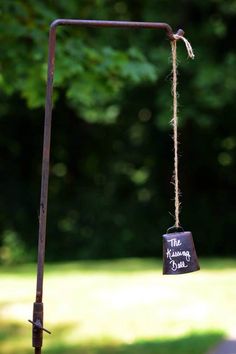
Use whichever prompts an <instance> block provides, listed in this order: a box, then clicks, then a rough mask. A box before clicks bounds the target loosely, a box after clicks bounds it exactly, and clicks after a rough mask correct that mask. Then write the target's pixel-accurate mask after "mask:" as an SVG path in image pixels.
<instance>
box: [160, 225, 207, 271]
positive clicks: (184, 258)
mask: <svg viewBox="0 0 236 354" xmlns="http://www.w3.org/2000/svg"><path fill="white" fill-rule="evenodd" d="M199 269H200V267H199V263H198V259H197V254H196V251H195V247H194V243H193V237H192V234H191V232H189V231H183V232H173V233H169V234H165V235H163V274H184V273H190V272H195V271H197V270H199Z"/></svg>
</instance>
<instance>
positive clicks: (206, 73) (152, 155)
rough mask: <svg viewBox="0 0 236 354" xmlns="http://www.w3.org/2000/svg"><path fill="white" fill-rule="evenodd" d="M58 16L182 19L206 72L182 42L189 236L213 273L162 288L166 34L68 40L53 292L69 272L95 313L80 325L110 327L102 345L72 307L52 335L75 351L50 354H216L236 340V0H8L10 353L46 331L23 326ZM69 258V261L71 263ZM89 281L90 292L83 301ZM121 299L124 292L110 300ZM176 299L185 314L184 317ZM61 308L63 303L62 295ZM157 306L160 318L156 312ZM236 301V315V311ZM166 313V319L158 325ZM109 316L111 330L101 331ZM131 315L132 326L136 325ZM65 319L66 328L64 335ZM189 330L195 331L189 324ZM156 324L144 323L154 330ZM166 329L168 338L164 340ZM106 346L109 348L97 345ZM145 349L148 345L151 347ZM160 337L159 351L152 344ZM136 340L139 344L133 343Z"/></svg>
mask: <svg viewBox="0 0 236 354" xmlns="http://www.w3.org/2000/svg"><path fill="white" fill-rule="evenodd" d="M56 18H81V19H98V20H99V19H101V20H102V19H107V20H129V21H154V22H167V23H169V24H170V25H171V26H172V28H173V30H174V31H175V30H177V29H179V28H183V29H184V30H185V34H186V37H187V38H188V39H189V40H190V42H191V44H192V46H193V49H194V52H195V55H196V59H195V60H194V61H192V60H189V59H187V53H186V49H185V47H184V44H183V43H182V42H181V43H179V44H178V59H179V85H178V91H179V95H180V97H179V117H180V119H179V120H180V122H179V125H180V127H179V140H180V145H179V149H180V188H181V191H182V194H181V202H182V209H181V223H182V225H183V227H184V228H185V229H186V230H191V231H192V232H193V236H194V239H195V246H196V248H197V252H198V255H199V256H200V260H201V258H202V257H205V258H204V260H203V261H202V264H203V265H204V266H205V268H204V267H203V270H202V272H201V273H199V274H197V275H194V276H193V278H191V276H190V277H189V276H183V277H181V280H179V279H180V278H178V280H176V279H174V280H173V278H172V279H171V280H170V279H168V280H163V279H162V278H161V277H160V273H161V264H160V261H159V259H160V257H161V252H162V240H161V235H162V234H163V233H165V232H166V229H167V228H168V227H170V226H172V225H173V223H174V219H173V216H172V215H173V214H174V202H173V196H174V190H173V186H172V185H171V183H170V182H171V178H172V170H173V142H172V137H171V135H172V131H171V126H170V119H171V115H172V97H171V53H170V45H169V41H168V40H167V38H166V35H165V32H164V31H161V30H157V31H155V30H122V29H119V30H118V29H94V28H89V29H88V28H75V27H73V28H72V27H64V28H58V31H57V33H58V37H57V38H58V40H57V48H56V71H55V89H54V110H53V130H52V152H51V171H50V184H49V206H48V223H47V249H46V259H47V262H49V263H51V264H50V265H49V266H48V268H47V269H48V272H49V274H48V279H51V282H52V284H54V285H55V286H54V287H53V289H54V290H55V289H57V286H58V287H59V288H60V286H61V285H60V284H61V283H60V279H61V274H63V279H67V281H68V284H67V289H70V291H71V292H72V293H74V297H73V299H71V298H70V301H71V303H73V301H74V302H75V304H76V303H77V301H78V302H79V300H78V298H77V296H78V297H79V299H80V300H81V302H82V304H83V306H82V307H83V308H84V309H86V311H85V310H84V311H85V313H84V314H82V313H80V310H81V309H80V306H79V304H78V305H77V307H78V312H77V315H76V316H78V317H79V316H82V318H84V321H85V322H86V321H88V323H87V322H86V326H87V325H88V326H91V322H89V319H90V320H91V318H92V317H93V314H96V310H97V309H98V308H100V309H103V310H104V312H103V311H102V314H101V313H99V314H96V315H95V317H96V316H97V317H96V318H97V322H96V320H95V322H94V319H93V321H92V322H93V323H95V324H94V328H96V329H94V332H93V330H91V331H86V330H85V329H83V325H81V326H82V328H81V327H80V325H78V323H77V327H76V325H75V324H74V326H75V327H73V323H74V322H75V321H76V320H78V322H79V323H80V319H79V318H76V319H75V318H73V316H75V313H74V312H73V309H72V308H71V307H72V305H71V304H67V308H66V309H65V308H64V307H63V306H65V304H64V305H63V304H59V303H58V305H57V306H58V307H56V308H54V310H53V311H52V312H51V315H50V314H49V322H50V321H51V323H52V327H53V326H54V327H55V326H57V325H58V326H59V327H60V326H61V327H60V330H61V331H62V332H63V331H64V332H66V333H67V332H68V333H69V334H68V333H67V334H65V336H64V337H63V335H61V341H62V342H61V344H60V345H58V342H57V340H58V335H55V338H54V339H50V342H49V343H51V344H50V345H49V347H48V350H47V353H56V352H57V353H72V352H73V353H77V349H76V348H77V347H76V348H74V347H73V345H72V344H73V343H77V342H76V340H77V341H81V340H82V342H83V343H85V344H81V343H82V342H80V346H81V348H80V351H81V352H82V353H89V354H90V353H92V354H94V353H100V352H101V353H106V352H107V353H112V351H114V352H116V353H139V352H140V353H141V352H142V353H143V352H145V353H150V354H152V353H156V352H158V353H161V354H165V353H170V352H171V351H172V352H173V348H176V346H177V348H180V351H179V352H180V353H182V354H183V353H185V352H186V353H190V352H191V353H195V352H194V351H193V350H197V351H196V353H198V354H199V353H204V351H205V350H207V348H208V347H209V346H210V345H213V344H214V343H215V342H217V341H218V340H220V339H221V337H223V336H227V335H229V334H230V333H232V331H234V327H236V326H235V325H234V324H233V317H232V322H231V320H227V323H226V317H225V314H226V313H227V314H228V316H230V314H232V315H231V316H233V312H232V310H233V309H234V310H235V308H234V307H235V305H234V304H233V301H232V302H230V299H231V298H232V299H233V298H234V296H235V295H236V289H235V286H233V283H232V275H235V274H236V269H235V266H236V263H235V262H234V260H232V257H234V255H235V242H234V238H235V235H234V230H235V227H236V218H235V210H234V207H235V193H234V191H235V187H236V179H235V173H236V121H235V112H236V101H235V93H236V76H235V74H234V73H235V66H236V52H235V38H234V25H235V18H236V1H235V0H228V1H223V0H209V1H204V0H192V1H187V0H180V1H178V2H174V1H170V0H166V1H164V0H160V1H155V0H148V1H145V2H144V1H139V0H135V1H129V2H128V1H109V0H91V1H90V0H86V1H84V0H80V1H76V0H70V1H64V0H57V1H37V0H25V1H23V0H19V1H14V0H10V1H8V0H2V1H1V4H0V19H1V21H0V48H1V50H0V90H1V95H0V131H1V133H0V154H1V155H0V156H1V161H2V163H1V164H0V179H1V183H0V194H1V198H0V265H1V267H0V269H1V279H2V282H3V283H2V284H3V288H2V289H1V293H2V298H1V299H0V305H1V306H2V307H1V308H0V312H1V315H2V316H1V318H2V321H3V323H2V326H1V327H2V328H3V330H2V333H1V332H0V343H1V344H2V348H3V349H2V352H3V353H4V354H5V353H6V354H7V353H9V354H11V353H15V352H16V346H14V345H18V346H19V345H20V344H19V343H20V339H22V348H23V349H20V347H18V353H20V350H23V352H24V353H28V351H27V350H29V353H30V352H31V351H30V349H28V348H29V347H30V339H29V342H27V340H28V339H27V340H25V338H26V332H27V331H30V329H28V327H27V325H26V326H24V324H22V322H19V321H22V319H24V317H26V319H27V315H25V312H26V313H27V311H28V312H29V316H31V307H30V306H31V305H29V304H30V299H32V302H33V298H34V276H35V269H36V268H35V263H34V262H35V261H36V250H37V232H38V211H39V197H40V179H41V154H42V139H43V121H44V100H45V86H46V73H47V50H48V48H47V46H48V30H49V24H50V23H51V22H52V21H53V20H54V19H56ZM206 257H207V258H206ZM209 257H210V258H209ZM216 257H217V259H216ZM229 257H231V258H229ZM59 261H60V262H64V263H61V264H60V265H55V262H59ZM71 262H73V263H71ZM32 264H34V265H32ZM108 270H109V271H108ZM115 275H117V276H118V278H115V279H118V280H117V282H118V283H116V282H115V280H114V276H115ZM50 276H51V278H50ZM76 277H78V289H77V287H76V288H74V287H75V279H77V278H76ZM122 277H124V278H122ZM121 279H123V280H124V282H123V281H122V280H121ZM148 279H150V283H148V284H149V285H148V284H147V283H146V282H147V281H148ZM183 279H184V280H183ZM132 280H133V282H134V284H133V283H132ZM119 281H120V282H121V284H122V289H124V293H122V291H121V288H120V287H119ZM57 282H59V283H57ZM113 282H115V283H114V284H113ZM126 282H127V283H126ZM49 283H50V282H49ZM99 284H100V285H99ZM112 284H113V285H112ZM125 284H126V285H127V288H125ZM132 284H133V286H131V285H132ZM143 284H146V285H143ZM128 285H129V286H128ZM110 286H111V288H110ZM143 286H144V287H145V289H143ZM207 286H209V294H208V290H207V288H206V287H207ZM81 287H82V288H83V290H82V292H81ZM123 287H124V288H123ZM202 288H204V292H203V290H201V289H202ZM16 289H18V290H16ZM108 289H110V290H109V291H110V292H111V289H113V290H114V292H112V293H111V294H110V297H109V291H108ZM117 289H118V290H117ZM125 289H126V290H125ZM140 289H143V293H142V291H141V290H140ZM183 289H185V290H184V291H185V294H187V295H188V299H189V308H188V310H186V307H185V306H184V305H185V304H184V303H182V301H183V300H182V297H183ZM50 291H52V285H51V290H49V292H50ZM86 291H87V292H86ZM213 291H214V293H213ZM83 292H85V293H83ZM120 292H121V293H122V294H120ZM188 292H189V293H188ZM88 293H89V294H90V295H91V294H94V302H93V300H91V299H90V300H91V302H89V297H88ZM100 293H101V294H103V295H101V294H100ZM167 293H168V296H169V297H168V299H167V298H166V296H167ZM171 293H172V294H173V297H175V298H176V299H177V302H178V311H177V312H176V306H174V303H173V299H172V297H171V295H170V294H171ZM216 293H217V296H218V297H217V296H216ZM223 293H224V295H223ZM99 294H100V295H101V299H102V300H101V299H100V300H101V301H104V307H102V303H101V302H99V301H98V299H99V296H100V295H99ZM118 294H120V296H119V295H118ZM125 294H126V296H125ZM137 294H140V301H138V300H137V303H136V305H137V306H136V307H135V306H134V304H133V302H132V301H133V300H132V299H134V298H136V296H137ZM142 294H143V295H142ZM150 294H152V296H153V297H152V298H149V296H150ZM196 294H198V297H197V296H196ZM207 294H208V295H209V296H208V297H207ZM113 295H114V296H115V299H116V297H117V304H118V305H117V304H116V301H115V300H114V301H113V302H112V304H113V305H114V306H113V307H114V308H115V309H116V310H115V311H118V312H117V313H120V316H121V318H118V319H117V321H118V323H120V330H121V328H122V330H121V332H119V329H118V328H116V327H115V328H113V326H112V325H111V323H110V322H111V319H112V318H113V317H114V316H115V315H114V313H113V314H112V312H111V313H110V312H109V311H108V309H107V310H106V306H107V304H108V303H109V299H111V298H113ZM187 295H186V296H187ZM45 296H46V297H47V296H48V302H49V303H50V304H53V301H54V299H55V294H54V293H52V294H47V293H46V294H45ZM68 296H69V295H68ZM91 296H92V295H91ZM213 297H214V299H215V301H216V303H214V302H212V298H213ZM68 298H69V297H68ZM206 298H207V301H208V302H211V306H212V307H208V305H207V304H208V303H206ZM95 299H96V301H95ZM122 299H123V301H124V303H125V304H126V305H127V308H129V309H130V306H131V305H132V306H134V308H133V307H132V306H131V307H132V309H133V310H132V311H131V310H130V311H131V312H130V313H129V311H128V310H127V308H126V307H125V308H123V309H124V312H122V311H121V310H119V306H121V304H123V302H122ZM144 299H146V300H144ZM45 301H46V300H45ZM58 301H59V299H58ZM97 301H98V302H97ZM119 301H120V302H119ZM145 301H146V303H147V304H148V305H147V304H146V305H147V306H148V310H147V309H146V307H145V306H146V305H145V306H144V305H142V304H144V303H145ZM191 301H192V302H191ZM217 301H218V302H217ZM170 302H171V304H172V306H170ZM17 303H18V305H17ZM91 303H92V304H93V305H94V308H93V306H92V305H91ZM223 303H224V304H225V305H226V307H227V309H226V307H225V308H224V307H223V308H222V304H223ZM119 304H120V305H119ZM105 305H106V306H105ZM116 305H117V306H116ZM126 305H125V306H126ZM14 306H15V307H14ZM86 306H87V307H86ZM90 306H91V308H90ZM141 306H143V308H142V311H141V312H142V313H140V317H139V320H138V319H137V318H136V317H138V315H137V313H138V309H139V310H140V307H141ZM179 306H180V307H179ZM181 306H184V307H181ZM49 307H50V308H53V306H49ZM59 307H60V309H59ZM121 307H122V306H121ZM63 308H64V310H63V311H64V312H63V311H62V313H61V312H60V311H61V310H62V309H63ZM156 308H158V313H159V315H158V314H155V316H156V317H155V319H153V318H152V316H153V313H154V312H155V311H154V310H153V309H156ZM219 308H221V311H222V312H221V311H220V310H219ZM92 309H93V310H92ZM145 309H146V310H145ZM164 309H165V310H166V311H167V312H166V313H165V311H164ZM174 309H175V310H174ZM193 309H194V311H193V312H192V310H193ZM106 311H108V312H106ZM153 311H154V312H153ZM163 311H164V312H163ZM225 311H226V312H225ZM70 312H71V313H70ZM104 313H105V314H104ZM184 313H185V315H186V316H185V315H183V314H184ZM234 313H235V312H234ZM121 314H122V315H121ZM147 314H149V315H150V317H151V318H152V319H150V324H149V325H148V324H147V322H148V321H147V318H146V320H145V321H143V318H144V317H145V316H147ZM200 314H202V315H200ZM67 315H68V316H69V317H68V318H67V317H66V316H67ZM106 315H107V317H106ZM181 315H183V318H182V317H181ZM83 316H84V317H83ZM103 316H105V320H104V321H105V324H104V326H102V323H101V322H100V321H101V318H103ZM117 316H118V314H117ZM125 316H126V317H127V318H129V320H131V319H132V321H131V322H127V323H128V324H127V328H126V325H124V323H126V322H125V319H124V317H125ZM143 316H144V317H143ZM196 316H197V320H196ZM199 316H200V317H199ZM215 316H217V317H215ZM62 318H64V323H65V328H64V327H63V324H62V323H61V324H60V321H62ZM108 318H110V321H108ZM115 318H116V317H115ZM127 318H126V319H127ZM164 318H165V321H164V320H163V319H164ZM167 318H168V319H169V320H170V321H169V320H168V321H167V320H166V319H167ZM179 318H182V320H183V322H182V320H181V322H180V323H179ZM184 318H185V320H186V323H185V322H184V321H185V320H184ZM190 318H191V321H190ZM223 318H224V320H223ZM228 318H229V317H228ZM135 319H137V321H135ZM141 319H142V322H143V326H141V327H139V325H138V324H137V323H139V324H140V321H141ZM195 320H196V321H197V322H196V321H195ZM81 321H82V320H81ZM106 321H107V322H106ZM119 321H120V322H119ZM160 321H161V322H160ZM163 321H164V322H163ZM189 321H190V322H191V323H190V322H189ZM85 322H83V321H82V323H85ZM89 323H90V324H89ZM177 323H178V325H177ZM184 323H185V324H184ZM67 324H68V328H67V327H66V326H67ZM69 324H70V325H69ZM70 326H72V327H73V328H72V329H71V327H70ZM86 326H85V327H86ZM161 326H162V331H161V332H160V333H159V332H158V331H157V332H156V329H157V327H158V328H159V327H161ZM25 327H27V328H25ZM99 327H101V328H102V329H101V331H102V332H101V333H100V332H99V331H97V329H98V328H99ZM75 328H76V329H77V330H76V329H75ZM86 328H87V327H86ZM128 328H129V329H128ZM130 328H132V330H131V332H132V333H131V334H129V330H130ZM90 329H91V328H90ZM110 329H111V331H110ZM0 331H1V330H0ZM192 331H193V333H194V334H192ZM199 331H200V332H199ZM212 331H213V332H212ZM64 332H63V333H64ZM90 332H91V333H92V334H91V333H90ZM123 332H124V333H125V334H123ZM190 332H191V333H190ZM12 333H14V338H15V339H14V340H15V344H14V341H13V338H12ZM16 333H18V336H17V334H16ZM22 333H24V335H22ZM73 333H74V337H73ZM127 333H128V334H127ZM158 333H159V334H158ZM206 333H208V335H206ZM29 335H30V334H29ZM80 335H81V338H82V339H81V338H79V337H80ZM158 335H159V337H158ZM96 336H97V337H96ZM181 336H182V337H181ZM184 336H185V337H184ZM56 337H57V338H56ZM72 337H73V338H72ZM126 337H127V338H126ZM23 338H24V340H23ZM96 338H97V339H98V338H99V340H100V342H101V343H100V342H99V340H98V342H99V343H100V344H96V345H95V344H94V345H92V346H89V345H87V344H86V343H88V342H89V343H90V342H91V341H92V342H93V341H95V342H96V340H97V339H96ZM101 338H103V339H101ZM140 338H141V339H142V340H143V341H144V342H137V341H139V340H141V339H140ZM147 338H149V339H150V338H151V339H153V338H155V340H154V339H153V341H152V340H151V339H150V341H149V342H145V341H147V340H148V339H147ZM160 338H161V339H160ZM163 338H164V339H163ZM170 338H172V339H173V338H174V339H173V340H172V341H171V340H170ZM176 338H177V339H176ZM181 338H182V339H181ZM183 338H184V339H183ZM95 339H96V340H95ZM156 341H157V342H156ZM98 342H96V343H98ZM134 342H135V343H136V342H137V343H138V344H137V343H136V344H134V345H133V346H132V345H131V344H132V343H134ZM69 343H70V345H72V346H70V345H69ZM71 343H72V344H71ZM104 343H105V344H104ZM111 343H113V344H112V345H114V347H112V348H113V349H111V347H110V345H111ZM114 343H115V344H114ZM117 343H118V344H119V343H123V344H122V345H121V344H120V345H118V344H117ZM140 343H141V344H140ZM145 343H146V344H145ZM188 343H190V344H189V345H191V350H189V347H187V351H184V350H185V349H184V348H185V347H186V346H187V345H188ZM192 343H194V344H192ZM196 343H200V345H202V347H197V346H196ZM204 343H205V344H204ZM103 344H104V345H105V347H104V346H103ZM157 344H158V345H159V351H157V348H158V346H156V345H157ZM77 345H78V343H77ZM145 345H146V346H145ZM107 346H108V347H107ZM61 348H62V349H61ZM63 348H64V349H63ZM73 348H74V349H73ZM114 348H115V349H114ZM168 348H169V349H168ZM60 350H61V351H60ZM73 350H74V351H73ZM175 350H178V349H175ZM176 353H177V351H176Z"/></svg>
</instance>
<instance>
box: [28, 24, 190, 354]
mask: <svg viewBox="0 0 236 354" xmlns="http://www.w3.org/2000/svg"><path fill="white" fill-rule="evenodd" d="M57 26H79V27H106V28H107V27H109V28H126V29H127V28H133V29H145V28H146V29H162V30H165V32H166V35H167V37H168V38H169V40H173V39H174V37H173V35H174V33H173V30H172V28H171V27H170V26H169V25H168V24H167V23H161V22H130V21H96V20H80V19H57V20H55V21H53V22H52V23H51V26H50V31H49V44H48V74H47V88H46V100H45V118H44V138H43V158H42V179H41V196H40V213H39V236H38V267H37V285H36V301H35V304H34V308H37V309H40V310H39V313H38V315H37V313H36V310H34V315H33V319H34V321H33V322H34V323H35V322H37V321H40V323H41V327H42V328H43V304H42V299H43V275H44V260H45V241H46V222H47V205H48V181H49V164H50V145H51V121H52V93H53V77H54V69H55V48H56V28H57ZM183 33H184V32H183V30H178V32H177V34H179V35H183ZM40 311H41V312H40ZM42 328H40V327H36V326H34V325H33V334H34V335H33V347H34V348H35V354H41V347H42V331H43V329H42ZM37 335H38V337H39V338H38V339H37ZM35 338H36V339H35ZM40 338H41V342H40Z"/></svg>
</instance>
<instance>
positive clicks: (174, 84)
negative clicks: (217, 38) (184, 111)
mask: <svg viewBox="0 0 236 354" xmlns="http://www.w3.org/2000/svg"><path fill="white" fill-rule="evenodd" d="M180 39H181V40H182V41H183V42H184V44H185V46H186V50H187V52H188V56H189V57H190V58H191V59H194V53H193V49H192V46H191V44H190V43H189V41H188V40H187V39H186V38H185V37H183V36H180V35H178V34H175V35H174V40H173V41H171V53H172V96H173V117H172V119H171V124H172V126H173V140H174V173H173V184H174V194H175V198H174V200H175V227H176V228H178V227H180V221H179V214H180V204H181V203H180V189H179V171H178V170H179V159H178V93H177V83H178V81H177V74H178V73H177V41H178V40H180Z"/></svg>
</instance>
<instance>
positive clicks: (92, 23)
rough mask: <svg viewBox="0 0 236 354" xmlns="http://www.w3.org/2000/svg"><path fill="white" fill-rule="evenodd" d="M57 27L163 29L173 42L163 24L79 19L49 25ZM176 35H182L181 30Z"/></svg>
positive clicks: (165, 25)
mask: <svg viewBox="0 0 236 354" xmlns="http://www.w3.org/2000/svg"><path fill="white" fill-rule="evenodd" d="M57 26H79V27H111V28H147V29H148V28H149V29H163V30H165V31H166V34H167V37H168V38H169V39H170V40H174V33H173V30H172V28H171V27H170V25H168V23H164V22H135V21H101V20H80V19H57V20H55V21H53V22H52V23H51V28H55V27H57ZM177 34H179V35H183V34H184V32H183V30H178V32H177Z"/></svg>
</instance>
